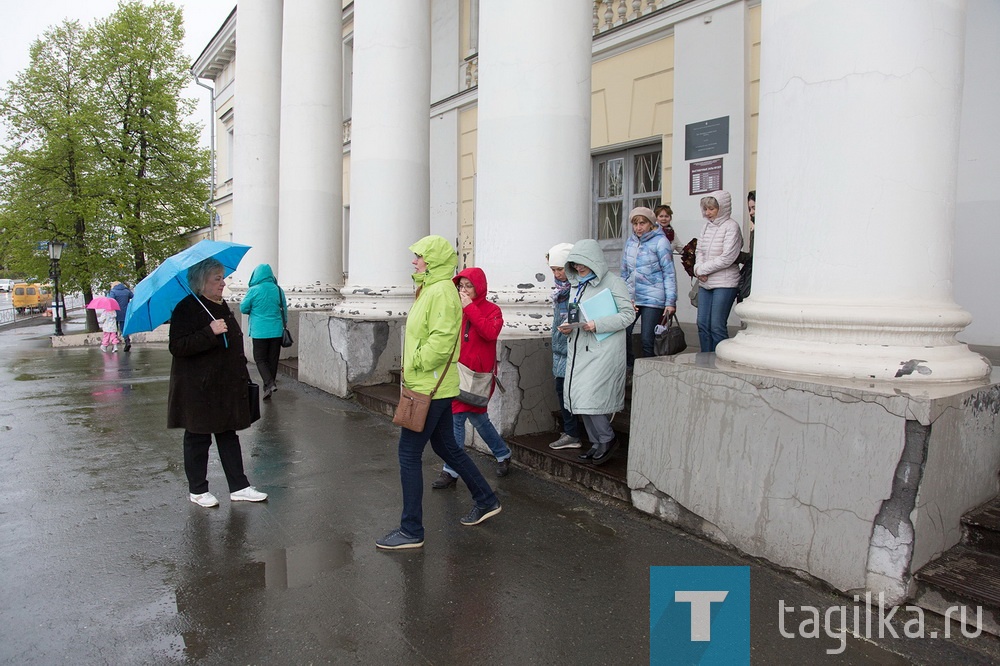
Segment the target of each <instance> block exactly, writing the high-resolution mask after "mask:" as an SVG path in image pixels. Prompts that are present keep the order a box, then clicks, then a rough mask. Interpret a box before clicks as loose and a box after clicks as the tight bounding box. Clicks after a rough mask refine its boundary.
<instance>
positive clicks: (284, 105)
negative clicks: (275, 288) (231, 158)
mask: <svg viewBox="0 0 1000 666" xmlns="http://www.w3.org/2000/svg"><path fill="white" fill-rule="evenodd" d="M284 4H285V11H284V23H283V30H284V39H283V40H282V53H281V62H282V72H281V149H280V162H279V164H280V171H281V175H280V185H279V193H278V219H279V223H278V264H279V266H280V267H281V271H280V273H279V274H278V280H279V282H280V283H281V284H282V286H283V287H284V288H285V290H286V292H287V293H288V294H289V297H290V298H293V299H294V298H298V299H300V300H305V301H307V302H308V303H309V304H310V306H312V307H315V306H317V305H323V304H329V303H330V302H331V301H332V300H333V298H334V297H337V298H339V292H336V291H335V286H340V285H342V284H343V282H344V280H343V270H344V267H343V178H344V174H343V171H344V166H343V165H344V158H343V129H342V128H343V93H342V90H343V81H342V79H343V42H342V40H341V32H342V27H341V21H342V19H341V10H340V5H339V4H338V3H334V2H330V0H284Z"/></svg>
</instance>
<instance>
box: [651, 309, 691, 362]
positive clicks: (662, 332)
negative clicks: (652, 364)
mask: <svg viewBox="0 0 1000 666" xmlns="http://www.w3.org/2000/svg"><path fill="white" fill-rule="evenodd" d="M685 349H687V342H685V340H684V331H682V330H681V325H680V324H679V323H677V317H676V316H674V315H670V317H669V318H668V317H663V318H662V319H660V325H659V326H657V327H656V338H655V339H654V340H653V351H654V352H655V353H656V355H657V356H673V355H674V354H680V353H681V352H682V351H684V350H685Z"/></svg>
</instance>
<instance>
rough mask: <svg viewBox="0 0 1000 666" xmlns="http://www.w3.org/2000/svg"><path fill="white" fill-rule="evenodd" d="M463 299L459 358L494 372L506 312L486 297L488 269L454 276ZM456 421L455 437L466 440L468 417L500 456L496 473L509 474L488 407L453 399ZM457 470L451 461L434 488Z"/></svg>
mask: <svg viewBox="0 0 1000 666" xmlns="http://www.w3.org/2000/svg"><path fill="white" fill-rule="evenodd" d="M452 282H454V283H455V286H456V287H458V296H459V298H461V299H462V329H461V335H462V351H461V352H460V353H459V355H458V361H459V363H461V364H462V365H464V366H466V367H467V368H469V369H470V370H472V371H473V372H493V371H494V370H495V369H496V363H497V338H498V337H500V329H502V328H503V313H502V312H500V308H499V307H497V305H496V304H494V303H490V302H489V301H488V300H486V293H487V287H486V273H484V272H483V269H481V268H475V267H473V268H466V269H465V270H464V271H462V272H461V273H459V274H458V275H456V276H455V277H454V278H452ZM451 411H452V416H453V419H454V422H455V441H456V442H458V443H459V445H462V444H464V443H465V422H466V420H468V421H469V422H471V423H472V426H473V427H474V428H475V429H476V432H478V433H479V436H480V437H482V438H483V441H484V442H486V445H487V446H489V447H490V451H492V452H493V455H494V456H496V459H497V476H507V472H508V471H510V456H511V452H510V447H509V446H507V442H505V441H503V438H502V437H500V433H498V432H497V429H496V428H495V427H493V424H492V423H491V422H490V417H489V415H488V414H487V413H486V407H475V406H473V405H470V404H468V403H465V402H462V401H461V400H460V399H459V398H455V399H454V400H452V403H451ZM457 481H458V473H457V472H455V471H454V470H452V469H451V468H450V467H448V465H445V466H444V469H442V470H441V476H439V477H438V478H437V480H435V481H434V482H433V483H432V484H431V487H432V488H436V489H441V488H449V487H451V486H454V485H455V483H456V482H457Z"/></svg>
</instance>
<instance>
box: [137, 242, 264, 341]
mask: <svg viewBox="0 0 1000 666" xmlns="http://www.w3.org/2000/svg"><path fill="white" fill-rule="evenodd" d="M249 249H250V246H249V245H238V244H236V243H226V242H224V241H212V240H203V241H201V242H199V243H196V244H195V245H192V246H191V247H189V248H188V249H186V250H183V251H182V252H178V253H177V254H175V255H173V256H172V257H168V258H167V259H165V260H164V261H163V263H162V264H160V265H159V266H157V268H156V270H155V271H153V272H152V273H150V274H149V275H147V276H146V277H145V278H144V279H143V280H142V282H140V283H139V284H137V285H136V286H135V291H134V292H133V293H134V296H133V297H132V300H131V301H130V302H129V304H128V310H127V311H126V312H125V325H124V326H123V327H122V335H132V334H133V333H139V332H141V331H152V330H153V329H154V328H156V327H157V326H159V325H160V324H162V323H163V322H165V321H167V320H168V319H170V314H171V313H172V312H173V311H174V308H175V307H177V304H178V303H180V302H181V301H182V300H184V298H185V297H186V296H187V295H188V294H190V293H191V288H190V287H189V286H188V276H187V272H188V269H189V268H191V267H192V266H194V265H195V264H197V263H198V262H200V261H202V260H204V259H208V258H209V257H211V258H213V259H216V260H218V261H219V262H220V263H221V264H222V266H223V274H224V275H229V274H230V273H232V272H233V271H235V270H236V267H237V266H239V265H240V261H241V260H242V259H243V255H245V254H246V253H247V250H249ZM200 302H201V301H199V303H200ZM202 307H204V304H202ZM205 311H206V312H208V309H207V308H206V309H205ZM209 316H211V313H209ZM212 318H213V319H214V317H212Z"/></svg>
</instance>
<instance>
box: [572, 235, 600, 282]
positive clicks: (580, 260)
mask: <svg viewBox="0 0 1000 666" xmlns="http://www.w3.org/2000/svg"><path fill="white" fill-rule="evenodd" d="M570 264H583V265H584V266H586V267H587V268H589V269H590V270H592V271H593V272H594V277H595V278H597V280H598V281H600V280H601V279H602V278H603V277H604V276H605V275H606V274H607V272H608V262H607V261H605V259H604V250H602V249H601V246H600V245H599V244H598V242H597V241H595V240H594V239H593V238H585V239H583V240H581V241H577V242H576V245H574V246H573V249H572V250H570V253H569V256H568V257H566V277H568V278H569V281H570V283H571V284H578V283H579V282H580V274H579V273H577V272H576V268H574V267H573V266H571V265H570Z"/></svg>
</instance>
